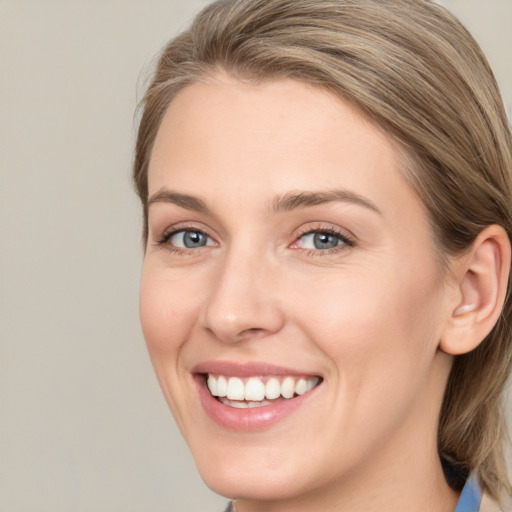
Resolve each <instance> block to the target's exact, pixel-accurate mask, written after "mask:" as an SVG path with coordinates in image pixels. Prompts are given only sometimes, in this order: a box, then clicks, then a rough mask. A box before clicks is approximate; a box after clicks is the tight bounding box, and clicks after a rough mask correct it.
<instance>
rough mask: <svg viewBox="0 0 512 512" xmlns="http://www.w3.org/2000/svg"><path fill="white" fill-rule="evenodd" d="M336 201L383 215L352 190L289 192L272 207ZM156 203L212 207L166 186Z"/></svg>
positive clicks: (204, 210)
mask: <svg viewBox="0 0 512 512" xmlns="http://www.w3.org/2000/svg"><path fill="white" fill-rule="evenodd" d="M334 202H346V203H352V204H356V205H359V206H363V207H365V208H367V209H369V210H371V211H373V212H375V213H378V214H379V215H382V212H381V211H380V210H379V209H378V208H377V206H376V205H375V204H374V203H373V202H372V201H370V200H369V199H367V198H364V197H362V196H360V195H359V194H356V193H355V192H352V191H350V190H326V191H316V192H309V191H298V192H288V193H286V194H283V195H280V196H277V197H276V198H275V199H274V200H273V201H272V203H271V209H272V210H273V211H274V213H280V212H287V211H292V210H297V209H302V208H308V207H311V206H317V205H321V204H327V203H334ZM155 203H171V204H175V205H176V206H179V207H181V208H185V209H186V210H192V211H196V212H199V213H210V208H208V206H207V204H206V202H205V201H204V200H203V199H201V198H199V197H196V196H191V195H188V194H181V193H179V192H173V191H171V190H168V189H165V188H164V189H162V190H159V191H158V192H156V193H155V194H153V195H152V196H151V197H150V198H149V200H148V208H149V207H150V206H151V205H152V204H155Z"/></svg>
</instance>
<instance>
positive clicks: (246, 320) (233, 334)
mask: <svg viewBox="0 0 512 512" xmlns="http://www.w3.org/2000/svg"><path fill="white" fill-rule="evenodd" d="M277 270H278V269H276V268H275V266H272V265H271V264H270V263H269V262H265V261H264V257H261V255H260V257H257V256H255V255H247V254H240V253H239V254H236V253H235V252H234V251H233V252H232V253H231V254H229V255H227V257H226V259H225V261H223V262H222V264H219V268H218V269H217V270H216V275H215V279H214V285H213V286H212V292H211V295H210V296H209V297H208V300H206V301H205V304H204V307H203V311H202V314H201V323H202V326H203V328H205V329H206V330H208V331H210V332H211V333H212V334H213V335H214V336H215V337H216V338H217V339H219V340H221V341H223V342H225V343H235V342H240V341H244V340H248V339H254V338H260V337H264V336H268V335H270V334H274V333H276V332H278V331H279V330H280V329H281V328H282V327H283V325H284V320H285V316H284V313H283V311H282V308H281V306H280V304H279V293H278V285H277V281H278V280H276V272H277Z"/></svg>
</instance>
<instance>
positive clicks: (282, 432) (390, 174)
mask: <svg viewBox="0 0 512 512" xmlns="http://www.w3.org/2000/svg"><path fill="white" fill-rule="evenodd" d="M399 165H400V151H399V149H398V148H397V146H396V144H395V143H394V142H393V141H392V140H391V138H390V137H388V136H387V135H386V134H385V133H383V132H382V130H380V129H379V128H378V127H376V126H375V125H373V124H371V123H370V122H368V121H367V120H366V119H365V118H363V117H362V116H361V115H360V114H359V113H358V112H357V111H356V110H354V109H353V108H352V107H351V106H350V105H348V104H347V103H344V102H343V101H341V100H340V99H339V98H336V97H334V96H333V95H331V94H329V93H328V92H325V91H323V90H321V89H318V88H314V87H310V86H307V85H305V84H302V83H300V82H296V81H293V80H281V81H275V82H270V83H266V84H260V85H254V84H248V83H242V82H239V81H236V80H234V79H231V78H229V77H227V76H225V75H220V74H219V75H218V76H216V77H214V78H210V79H209V80H207V81H205V82H201V83H196V84H194V85H191V86H188V87H187V88H185V89H184V90H183V91H181V92H180V93H179V94H178V96H177V97H176V98H175V99H174V100H173V102H172V103H171V105H170V107H169V109H168V111H167V113H166V115H165V117H164V119H163V122H162V125H161V127H160V129H159V132H158V135H157V138H156V141H155V146H154V150H153V153H152V158H151V163H150V169H149V197H150V198H151V197H153V198H155V197H156V198H157V199H160V200H155V201H154V202H152V204H151V205H150V206H149V240H148V244H147V248H146V256H145V261H144V266H143V273H142V283H141V295H140V312H141V320H142V326H143V331H144V335H145V338H146V341H147V345H148V348H149V352H150V355H151V358H152V361H153V364H154V367H155V370H156V373H157V376H158V379H159V382H160V385H161V387H162V389H163V392H164V394H165V397H166V399H167V402H168V403H169V406H170V408H171V410H172V412H173V414H174V417H175V419H176V421H177V423H178V426H179V427H180V429H181V431H182V433H183V435H184V437H185V439H186V441H187V443H188V444H189V446H190V448H191V451H192V453H193V455H194V457H195V459H196V463H197V465H198V468H199V471H200V473H201V475H202V477H203V479H204V480H205V482H206V483H207V484H208V485H209V486H210V487H211V488H212V489H213V490H214V491H216V492H218V493H220V494H222V495H224V496H227V497H230V498H237V510H238V511H239V512H247V511H258V510H266V511H290V512H291V511H299V512H300V511H306V510H322V511H330V510H344V511H361V510H365V511H369V512H371V511H374V510H375V511H377V510H378V511H379V512H385V511H388V510H389V511H394V512H396V511H401V510H415V511H419V512H421V511H423V510H425V511H432V510H436V511H453V509H454V508H455V505H456V502H457V499H458V496H457V494H456V493H455V492H454V491H452V490H451V489H450V488H449V487H448V485H447V484H446V482H445V480H444V477H443V474H442V470H441V466H440V462H439V459H438V456H437V447H436V434H437V420H438V414H439V409H440V405H441V400H442V395H443V391H444V387H445V384H446V379H447V376H448V373H449V370H450V367H451V363H452V358H451V356H449V355H447V354H446V353H444V352H442V351H440V350H439V340H440V339H441V338H442V337H443V332H444V330H445V328H446V325H447V323H448V320H449V318H451V316H452V313H453V305H454V296H455V295H456V294H455V291H454V284H453V283H452V282H451V281H450V280H449V279H448V277H447V276H448V273H445V272H443V271H442V270H441V268H440V264H439V258H438V247H436V244H435V242H434V240H433V236H432V232H431V229H430V226H429V222H428V218H427V214H426V212H425V209H424V207H423V205H422V202H421V201H420V199H419V198H418V196H417V195H416V193H415V192H414V190H413V189H412V188H411V187H410V186H409V184H408V183H407V182H406V181H405V179H404V178H403V177H402V175H401V173H400V171H399ZM331 190H337V191H339V190H343V191H349V192H350V194H351V195H350V196H349V198H352V199H351V200H347V199H346V198H345V199H344V200H336V201H330V202H325V203H322V204H317V205H313V206H311V205H310V206H306V205H298V206H297V205H296V206H297V207H296V208H291V209H290V208H288V209H284V210H283V209H282V210H281V211H275V209H273V208H272V204H273V202H275V201H276V198H283V197H287V194H288V195H289V194H292V193H296V192H303V193H304V192H311V191H315V192H318V191H331ZM162 191H172V192H177V193H180V194H187V195H189V196H193V197H195V198H200V199H201V200H202V201H203V202H204V204H205V205H206V206H207V208H208V211H199V210H197V209H195V208H191V205H190V204H188V205H184V204H180V205H179V204H175V202H172V201H167V200H162V197H163V195H162ZM158 194H160V195H159V196H158ZM354 195H357V197H359V198H362V199H363V200H364V201H365V202H366V203H368V204H366V205H364V204H362V203H361V202H360V201H359V202H358V201H354V200H353V197H354ZM370 204H371V207H370V206H369V205H370ZM377 210H378V211H377ZM180 229H181V230H183V229H188V230H191V231H197V230H199V231H201V232H203V233H205V234H206V235H208V239H207V240H208V245H205V246H204V247H200V248H197V249H183V248H182V247H179V237H173V238H172V237H171V238H170V239H169V238H168V239H167V240H166V241H165V242H162V239H163V237H164V235H165V234H166V233H169V232H171V231H173V230H175V231H179V230H180ZM322 230H323V231H325V230H329V231H331V232H332V231H334V232H338V233H340V235H341V236H342V237H348V238H349V239H350V243H343V242H342V241H341V243H340V244H339V245H338V246H337V247H335V248H334V249H332V250H328V251H326V250H322V249H318V248H315V246H314V245H311V240H312V235H309V236H308V235H304V234H305V233H311V232H312V231H317V232H318V231H322ZM159 241H160V242H162V243H159ZM204 361H230V362H236V363H247V362H258V363H271V364H276V365H282V366H286V367H289V368H294V369H297V370H299V371H302V372H305V373H307V374H313V375H319V376H321V377H322V378H323V381H322V383H321V385H320V386H319V387H318V388H317V389H316V390H315V393H314V396H313V395H312V396H311V398H310V399H309V400H308V401H307V402H304V405H302V406H301V407H299V408H298V409H297V410H296V411H294V412H293V413H292V414H291V415H289V416H287V417H286V418H284V419H283V420H282V421H279V422H278V423H276V424H274V425H272V426H271V427H270V428H267V429H263V430H260V431H256V432H254V431H253V432H237V431H233V430H229V429H226V428H224V427H221V426H219V425H218V424H216V423H215V422H213V421H212V420H211V419H210V418H209V417H208V416H207V415H206V414H205V412H204V409H203V407H202V405H201V403H200V401H199V399H198V391H197V386H196V383H195V381H194V379H193V376H192V369H193V368H194V366H196V365H197V364H199V363H201V362H204Z"/></svg>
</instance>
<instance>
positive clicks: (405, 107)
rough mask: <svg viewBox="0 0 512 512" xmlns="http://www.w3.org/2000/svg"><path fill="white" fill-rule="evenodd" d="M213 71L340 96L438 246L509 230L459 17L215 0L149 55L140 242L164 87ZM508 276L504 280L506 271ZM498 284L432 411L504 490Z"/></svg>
mask: <svg viewBox="0 0 512 512" xmlns="http://www.w3.org/2000/svg"><path fill="white" fill-rule="evenodd" d="M220 70H222V71H224V72H227V73H228V74H230V75H231V76H233V77H235V78H238V79H240V80H249V81H254V82H262V81H268V80H276V79H280V78H293V79H296V80H300V81H302V82H305V83H308V84H313V85H317V86H320V87H322V88H324V89H326V90H328V91H330V92H332V93H334V94H336V95H338V96H339V97H341V98H342V99H344V100H346V101H349V102H350V103H351V104H352V105H354V106H355V107H356V108H357V109H358V110H359V111H360V112H361V113H362V114H363V115H364V116H366V117H367V118H369V119H370V120H372V122H374V123H375V124H376V125H378V126H380V127H381V128H383V129H384V130H385V131H386V132H387V133H388V134H389V135H390V136H391V137H393V138H394V139H395V140H396V141H397V142H398V143H399V145H400V146H401V147H402V149H403V154H404V155H405V157H404V158H402V167H403V169H402V170H403V173H404V175H405V177H406V178H407V179H408V180H409V181H410V182H411V183H412V185H413V186H414V188H415V189H416V191H417V193H418V194H419V196H420V197H421V199H422V201H423V203H424V205H425V206H426V208H427V211H428V214H429V218H430V222H431V225H432V228H433V232H434V234H435V237H436V244H437V246H438V247H439V248H440V253H441V254H442V255H443V254H444V255H445V256H447V255H450V256H454V255H457V254H460V253H462V252H463V251H464V250H466V249H468V248H469V247H470V246H471V244H472V242H473V241H474V240H475V238H476V237H477V235H478V234H479V233H480V231H482V230H483V229H484V228H485V227H486V226H489V225H491V224H498V225H500V226H502V227H503V228H504V229H505V230H506V232H507V234H508V237H509V239H512V139H511V133H510V127H509V125H508V121H507V119H506V115H505V112H504V108H503V104H502V100H501V97H500V93H499V90H498V87H497V85H496V81H495V79H494V76H493V74H492V71H491V69H490V67H489V65H488V63H487V60H486V59H485V57H484V55H483V53H482V51H481V50H480V48H479V46H478V44H477V43H476V42H475V40H474V39H473V38H472V36H471V35H470V34H469V33H468V31H467V30H466V29H465V28H464V27H463V26H462V25H461V23H460V22H459V21H458V20H457V19H456V18H455V17H454V16H452V15H451V14H450V13H448V12H447V11H446V10H445V9H443V8H442V7H440V6H438V5H436V4H435V3H433V2H431V1H429V0H414V1H412V0H220V1H217V2H215V3H213V4H211V5H209V6H207V7H206V8H205V9H204V10H203V11H202V12H201V13H200V14H199V15H198V16H197V17H196V18H195V20H194V22H193V24H192V25H191V27H190V28H189V29H188V30H186V31H185V32H183V33H181V34H180V35H179V36H178V37H176V38H175V39H173V40H172V41H171V42H170V43H169V44H168V45H167V46H166V47H165V48H164V50H163V51H162V53H161V56H160V58H159V61H158V64H157V67H156V70H155V73H154V76H153V79H152V82H151V83H150V85H149V88H148V90H147V92H146V95H145V97H144V98H143V101H142V103H141V107H142V116H141V122H140V127H139V132H138V139H137V146H136V155H135V162H134V180H135V184H136V188H137V192H138V195H139V197H140V199H141V201H142V205H143V210H144V226H145V227H144V236H145V238H147V199H148V165H149V161H150V158H151V152H152V148H153V144H154V141H155V137H156V134H157V131H158V129H159V126H160V123H161V120H162V118H163V115H164V113H165V112H166V109H167V107H168V105H169V103H170V102H171V101H172V99H173V98H174V97H175V95H176V94H177V93H178V92H179V91H180V90H182V89H183V88H184V87H186V86H187V85H189V84H192V83H194V82H197V81H200V80H205V79H208V77H209V76H212V75H214V74H217V73H218V72H219V71H220ZM509 279H510V278H509ZM511 319H512V296H511V293H510V281H509V289H508V294H507V298H506V301H505V305H504V309H503V312H502V315H501V317H500V319H499V320H498V322H497V324H496V326H495V327H494V329H493V330H492V332H491V333H490V334H489V335H488V336H487V338H486V339H485V340H484V341H483V342H482V343H481V344H480V345H479V346H478V348H476V349H475V350H473V351H472V352H470V353H468V354H464V355H460V356H456V357H455V359H454V364H453V367H452V370H451V373H450V377H449V380H448V384H447V388H446V392H445V396H444V401H443V404H442V408H441V415H440V421H439V431H438V449H439V454H440V457H441V458H442V459H444V460H447V461H449V463H450V464H451V465H452V466H455V467H456V468H458V470H459V472H462V473H463V474H466V475H467V474H468V473H469V472H470V471H475V472H476V473H477V475H478V478H479V480H480V483H481V485H482V487H483V489H484V490H486V491H487V492H488V493H489V494H490V496H492V497H494V498H497V497H498V495H499V494H500V493H501V492H503V491H505V492H508V493H511V486H510V482H509V480H508V477H507V471H506V466H505V457H504V441H505V438H506V427H505V421H504V416H503V410H502V407H503V404H502V398H503V388H504V386H505V383H506V380H507V377H508V375H509V374H510V371H511V362H512V346H511V343H512V328H511V324H512V322H511Z"/></svg>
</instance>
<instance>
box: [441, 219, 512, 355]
mask: <svg viewBox="0 0 512 512" xmlns="http://www.w3.org/2000/svg"><path fill="white" fill-rule="evenodd" d="M510 253H511V249H510V240H509V239H508V236H507V233H506V232H505V230H504V229H503V228H502V227H501V226H497V225H492V226H488V227H487V228H485V229H484V230H483V231H482V232H481V233H480V234H479V235H478V237H477V238H476V239H475V241H474V242H473V244H472V245H471V248H470V249H469V250H468V251H467V252H465V253H464V255H463V256H462V257H460V258H457V259H456V260H454V264H453V268H452V271H453V274H454V276H455V293H454V294H453V299H452V300H451V301H450V303H449V304H448V306H449V318H448V322H447V324H446V327H445V329H444V331H443V334H442V336H441V339H440V342H439V348H440V349H441V350H442V351H443V352H446V353H447V354H451V355H459V354H465V353H467V352H470V351H471V350H473V349H474V348H476V347H477V346H478V345H479V344H480V343H481V342H482V341H483V340H484V338H485V337H486V336H487V335H488V334H489V333H490V332H491V330H492V328H493V327H494V325H495V324H496V322H497V321H498V318H499V316H500V314H501V310H502V308H503V304H504V302H505V298H506V294H507V285H508V280H509V272H510V258H511V255H510Z"/></svg>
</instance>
